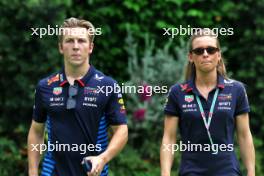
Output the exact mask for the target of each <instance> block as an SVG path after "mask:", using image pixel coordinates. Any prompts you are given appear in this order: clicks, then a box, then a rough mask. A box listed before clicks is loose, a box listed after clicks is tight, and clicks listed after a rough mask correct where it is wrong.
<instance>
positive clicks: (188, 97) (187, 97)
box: [184, 95, 194, 103]
mask: <svg viewBox="0 0 264 176" xmlns="http://www.w3.org/2000/svg"><path fill="white" fill-rule="evenodd" d="M184 100H185V101H186V102H188V103H191V102H192V101H193V100H194V96H193V95H185V97H184Z"/></svg>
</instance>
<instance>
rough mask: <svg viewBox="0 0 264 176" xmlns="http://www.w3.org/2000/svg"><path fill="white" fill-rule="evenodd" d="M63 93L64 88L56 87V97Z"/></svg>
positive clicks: (54, 90) (54, 89)
mask: <svg viewBox="0 0 264 176" xmlns="http://www.w3.org/2000/svg"><path fill="white" fill-rule="evenodd" d="M61 93H62V87H54V88H53V94H54V95H60V94H61Z"/></svg>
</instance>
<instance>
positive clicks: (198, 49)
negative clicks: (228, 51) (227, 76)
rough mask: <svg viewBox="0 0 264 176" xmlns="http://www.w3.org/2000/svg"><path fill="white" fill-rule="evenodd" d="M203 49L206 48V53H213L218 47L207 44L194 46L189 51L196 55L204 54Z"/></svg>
mask: <svg viewBox="0 0 264 176" xmlns="http://www.w3.org/2000/svg"><path fill="white" fill-rule="evenodd" d="M204 50H206V52H207V53H208V54H214V53H216V52H217V51H219V48H216V47H213V46H209V47H207V48H195V49H192V50H191V53H194V54H196V55H202V54H204Z"/></svg>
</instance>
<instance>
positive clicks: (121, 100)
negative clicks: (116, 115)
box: [118, 98, 126, 113]
mask: <svg viewBox="0 0 264 176" xmlns="http://www.w3.org/2000/svg"><path fill="white" fill-rule="evenodd" d="M118 104H119V105H120V106H121V107H120V112H121V113H126V107H125V105H124V100H123V98H119V99H118Z"/></svg>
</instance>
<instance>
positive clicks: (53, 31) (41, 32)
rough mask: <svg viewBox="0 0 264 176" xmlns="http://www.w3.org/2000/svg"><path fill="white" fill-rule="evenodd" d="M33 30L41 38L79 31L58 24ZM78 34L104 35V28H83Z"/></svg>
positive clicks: (32, 34) (33, 34)
mask: <svg viewBox="0 0 264 176" xmlns="http://www.w3.org/2000/svg"><path fill="white" fill-rule="evenodd" d="M31 30H32V33H31V36H38V37H39V38H42V37H43V36H45V35H48V36H52V35H56V36H58V35H65V34H71V33H74V34H75V33H76V32H77V31H75V30H70V28H61V27H59V26H58V25H56V26H55V27H52V26H50V25H48V26H47V27H37V28H31ZM74 34H73V35H74ZM78 34H88V35H102V29H101V28H95V29H93V28H90V29H86V28H83V29H82V30H80V31H78Z"/></svg>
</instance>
